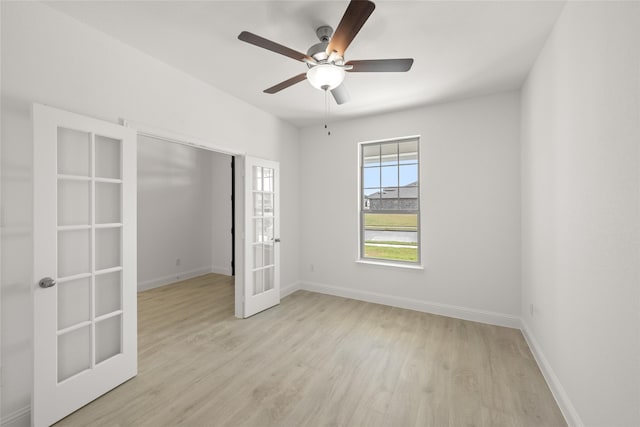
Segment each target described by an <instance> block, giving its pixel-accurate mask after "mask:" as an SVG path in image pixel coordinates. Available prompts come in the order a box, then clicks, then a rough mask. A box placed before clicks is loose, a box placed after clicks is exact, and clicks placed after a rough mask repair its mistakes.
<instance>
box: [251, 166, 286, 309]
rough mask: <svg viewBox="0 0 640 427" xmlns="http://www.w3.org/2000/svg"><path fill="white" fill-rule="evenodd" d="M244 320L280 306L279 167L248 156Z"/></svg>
mask: <svg viewBox="0 0 640 427" xmlns="http://www.w3.org/2000/svg"><path fill="white" fill-rule="evenodd" d="M244 159H245V161H244V173H245V179H244V196H245V205H244V212H245V224H244V230H245V233H244V234H245V242H244V250H245V253H244V266H245V269H244V310H243V317H249V316H253V315H254V314H256V313H258V312H260V311H263V310H266V309H267V308H269V307H273V306H274V305H277V304H279V303H280V166H279V164H278V163H277V162H273V161H269V160H262V159H257V158H254V157H249V156H246V157H245V158H244Z"/></svg>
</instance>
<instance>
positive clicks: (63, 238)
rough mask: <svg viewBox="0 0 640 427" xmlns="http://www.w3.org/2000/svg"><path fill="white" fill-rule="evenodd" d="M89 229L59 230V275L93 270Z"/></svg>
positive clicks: (65, 275) (71, 274) (70, 274)
mask: <svg viewBox="0 0 640 427" xmlns="http://www.w3.org/2000/svg"><path fill="white" fill-rule="evenodd" d="M90 254H91V240H90V233H89V230H64V231H59V232H58V277H67V276H73V275H75V274H81V273H89V272H91V265H90V260H91V258H90Z"/></svg>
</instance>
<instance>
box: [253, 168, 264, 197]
mask: <svg viewBox="0 0 640 427" xmlns="http://www.w3.org/2000/svg"><path fill="white" fill-rule="evenodd" d="M253 189H254V190H255V191H262V168H261V167H260V166H254V167H253Z"/></svg>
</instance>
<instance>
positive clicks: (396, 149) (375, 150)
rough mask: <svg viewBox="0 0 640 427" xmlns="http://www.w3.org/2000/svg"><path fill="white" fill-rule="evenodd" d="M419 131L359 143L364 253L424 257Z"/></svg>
mask: <svg viewBox="0 0 640 427" xmlns="http://www.w3.org/2000/svg"><path fill="white" fill-rule="evenodd" d="M418 143H419V139H418V138H417V137H412V138H403V139H398V140H393V141H384V142H372V143H362V144H360V165H361V169H360V174H361V175H360V182H361V188H360V190H361V191H360V194H361V196H360V197H361V198H360V257H361V258H362V259H378V260H386V261H395V262H407V263H418V262H420V185H419V184H420V183H419V181H420V172H419V161H418V159H419V156H418V145H419V144H418Z"/></svg>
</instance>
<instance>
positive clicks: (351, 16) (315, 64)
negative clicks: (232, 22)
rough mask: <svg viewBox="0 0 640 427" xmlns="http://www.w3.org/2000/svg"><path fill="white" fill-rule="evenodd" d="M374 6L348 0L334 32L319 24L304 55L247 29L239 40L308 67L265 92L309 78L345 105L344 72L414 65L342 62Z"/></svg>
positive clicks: (380, 61) (410, 60)
mask: <svg viewBox="0 0 640 427" xmlns="http://www.w3.org/2000/svg"><path fill="white" fill-rule="evenodd" d="M375 7H376V5H375V4H374V3H373V2H372V1H368V0H351V2H350V3H349V6H348V7H347V10H346V11H345V12H344V15H343V16H342V19H341V20H340V23H339V24H338V28H337V29H336V31H335V32H334V31H333V28H331V27H330V26H328V25H325V26H321V27H319V28H318V29H317V30H316V35H317V36H318V38H319V39H320V43H317V44H315V45H313V46H311V47H310V48H309V50H308V51H307V53H306V54H304V53H302V52H298V51H296V50H293V49H290V48H288V47H286V46H283V45H281V44H278V43H276V42H273V41H271V40H268V39H265V38H263V37H260V36H258V35H256V34H253V33H250V32H248V31H243V32H241V33H240V35H239V36H238V39H240V40H242V41H244V42H247V43H250V44H253V45H255V46H258V47H261V48H264V49H267V50H270V51H272V52H275V53H279V54H281V55H284V56H288V57H289V58H293V59H295V60H297V61H300V62H304V63H305V64H307V66H308V67H309V70H308V71H307V72H306V73H301V74H298V75H297V76H295V77H292V78H290V79H288V80H285V81H283V82H281V83H278V84H277V85H275V86H272V87H270V88H268V89H265V90H264V92H265V93H269V94H274V93H277V92H280V91H281V90H283V89H286V88H288V87H289V86H293V85H294V84H296V83H299V82H301V81H303V80H309V82H310V83H311V85H312V86H313V87H315V88H317V89H320V90H324V91H331V94H332V95H333V97H334V99H335V100H336V102H337V103H338V104H344V103H345V102H347V101H348V100H349V93H348V92H347V90H346V88H345V85H344V84H343V81H344V78H345V72H350V73H371V72H373V73H379V72H394V71H395V72H402V71H409V70H410V69H411V66H412V65H413V58H403V59H368V60H356V61H346V62H345V59H344V53H345V51H346V50H347V47H349V45H350V44H351V42H352V41H353V39H354V38H355V36H356V35H357V34H358V32H359V31H360V29H361V28H362V26H363V25H364V23H365V22H367V19H369V16H370V15H371V13H373V10H374V9H375Z"/></svg>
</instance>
